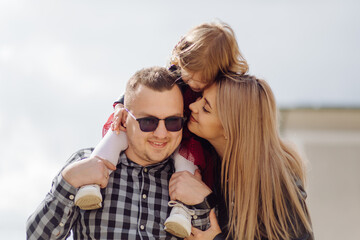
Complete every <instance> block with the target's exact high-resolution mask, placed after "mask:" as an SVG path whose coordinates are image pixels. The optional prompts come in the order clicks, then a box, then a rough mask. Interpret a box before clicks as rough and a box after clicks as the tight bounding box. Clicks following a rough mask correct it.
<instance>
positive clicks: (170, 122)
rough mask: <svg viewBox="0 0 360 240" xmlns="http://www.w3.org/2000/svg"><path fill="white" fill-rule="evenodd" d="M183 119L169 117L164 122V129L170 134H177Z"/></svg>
mask: <svg viewBox="0 0 360 240" xmlns="http://www.w3.org/2000/svg"><path fill="white" fill-rule="evenodd" d="M183 125H184V119H183V118H181V117H169V118H167V119H166V120H165V126H166V129H167V130H168V131H170V132H177V131H180V130H181V129H182V127H183Z"/></svg>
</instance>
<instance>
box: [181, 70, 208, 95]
mask: <svg viewBox="0 0 360 240" xmlns="http://www.w3.org/2000/svg"><path fill="white" fill-rule="evenodd" d="M181 78H182V79H183V81H184V82H185V83H186V84H187V85H189V87H190V88H191V89H192V90H193V91H194V92H202V91H203V90H204V89H205V87H206V86H207V82H204V81H203V80H202V79H201V74H200V72H189V71H186V70H184V69H181Z"/></svg>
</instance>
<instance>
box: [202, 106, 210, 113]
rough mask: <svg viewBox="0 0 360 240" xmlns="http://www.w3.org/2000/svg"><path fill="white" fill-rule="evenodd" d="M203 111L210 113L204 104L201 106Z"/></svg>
mask: <svg viewBox="0 0 360 240" xmlns="http://www.w3.org/2000/svg"><path fill="white" fill-rule="evenodd" d="M202 109H203V111H204V112H206V113H210V111H208V110H207V109H206V108H205V106H203V107H202Z"/></svg>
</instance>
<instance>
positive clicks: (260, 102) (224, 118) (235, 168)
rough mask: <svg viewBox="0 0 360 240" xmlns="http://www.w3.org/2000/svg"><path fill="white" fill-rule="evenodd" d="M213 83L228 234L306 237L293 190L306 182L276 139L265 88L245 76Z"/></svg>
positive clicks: (306, 223)
mask: <svg viewBox="0 0 360 240" xmlns="http://www.w3.org/2000/svg"><path fill="white" fill-rule="evenodd" d="M217 84H218V93H217V108H218V114H219V118H220V121H221V122H222V125H223V127H224V131H225V136H226V137H227V138H228V140H227V144H226V149H225V154H224V156H223V159H222V168H221V169H222V173H221V177H222V186H223V191H224V195H225V196H226V202H227V206H228V210H229V225H228V227H229V233H230V234H231V235H232V237H233V238H234V239H261V237H266V238H268V239H269V240H272V239H289V238H290V237H291V236H292V237H294V236H298V235H299V234H300V233H301V231H303V232H302V233H304V231H307V232H310V233H311V232H312V228H311V223H310V218H309V215H308V213H307V209H306V205H305V203H304V201H303V197H304V196H302V195H301V194H302V193H301V192H300V190H299V187H298V185H297V182H300V183H301V184H302V185H303V184H304V182H305V167H304V164H303V162H302V160H301V159H300V157H299V155H298V154H297V153H296V151H294V150H293V149H291V148H290V147H289V146H287V145H286V144H285V143H284V142H283V141H282V140H281V139H280V137H279V132H278V126H277V108H276V105H275V99H274V96H273V93H272V91H271V89H270V87H269V85H268V84H267V83H266V82H265V81H263V80H259V79H256V78H255V77H252V76H249V75H236V76H233V77H225V78H223V79H221V80H220V81H218V83H217ZM304 227H305V229H304Z"/></svg>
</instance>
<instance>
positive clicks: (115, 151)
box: [75, 130, 128, 210]
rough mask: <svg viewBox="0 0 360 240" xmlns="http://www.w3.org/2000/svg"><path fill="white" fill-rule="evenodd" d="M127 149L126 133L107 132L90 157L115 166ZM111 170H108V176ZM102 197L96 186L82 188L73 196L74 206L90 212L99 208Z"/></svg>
mask: <svg viewBox="0 0 360 240" xmlns="http://www.w3.org/2000/svg"><path fill="white" fill-rule="evenodd" d="M127 147H128V142H127V137H126V133H125V132H123V131H120V133H119V134H116V133H115V132H114V131H111V130H109V131H108V132H107V133H106V135H105V136H104V138H103V139H101V141H100V142H99V143H98V145H97V146H96V147H95V149H94V151H93V152H92V154H91V157H95V156H97V157H99V158H101V159H106V160H108V161H110V162H111V163H112V164H114V165H115V166H116V165H117V163H118V160H119V156H120V153H121V152H122V151H123V150H125V149H126V148H127ZM110 173H111V170H109V174H110ZM101 202H102V196H101V193H100V186H99V185H96V184H91V185H85V186H82V187H81V188H80V189H79V191H78V192H77V193H76V196H75V205H77V206H79V207H80V208H81V209H84V210H90V209H97V208H100V207H101Z"/></svg>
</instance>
